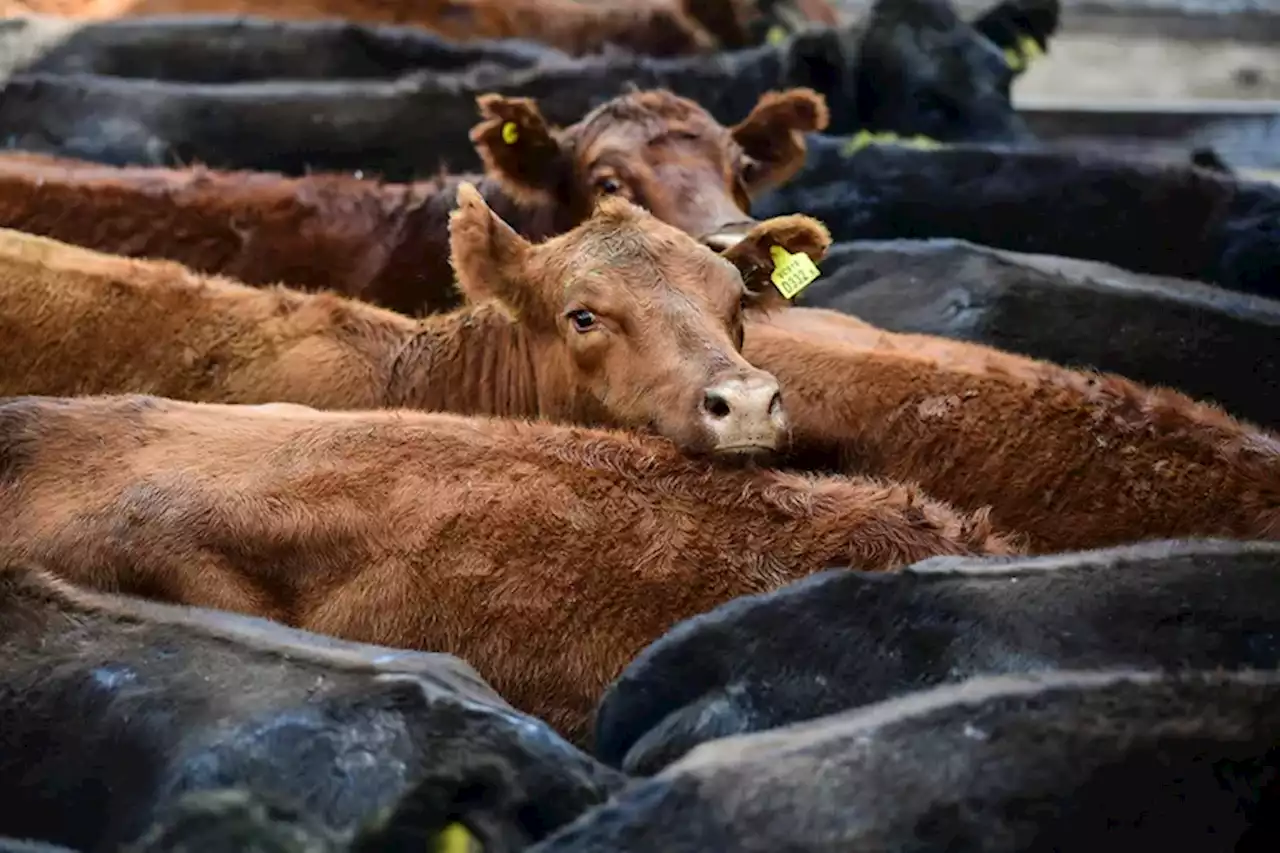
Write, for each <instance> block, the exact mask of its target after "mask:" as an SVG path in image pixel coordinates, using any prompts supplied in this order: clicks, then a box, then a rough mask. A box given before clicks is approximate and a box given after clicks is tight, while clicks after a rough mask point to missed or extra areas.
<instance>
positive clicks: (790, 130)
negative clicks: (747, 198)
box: [732, 89, 830, 195]
mask: <svg viewBox="0 0 1280 853" xmlns="http://www.w3.org/2000/svg"><path fill="white" fill-rule="evenodd" d="M829 120H830V114H829V113H828V112H827V99H826V98H824V97H822V95H819V94H818V93H817V92H815V91H813V90H812V89H788V90H787V91H785V92H767V93H765V95H764V96H763V97H762V98H761V99H760V101H759V103H757V104H756V106H755V108H754V109H753V110H752V111H751V114H750V115H748V116H747V117H746V118H745V119H743V120H742V122H741V123H739V124H737V125H735V126H734V128H733V130H732V133H733V139H734V141H735V142H737V143H738V145H740V146H741V147H742V151H743V153H745V154H746V155H747V157H748V158H750V161H749V164H748V169H747V171H746V173H745V174H744V175H743V179H744V180H745V181H746V184H747V192H749V193H751V194H752V195H754V194H756V193H757V192H760V191H761V190H763V189H765V188H767V187H771V186H776V185H777V184H780V183H782V182H783V181H785V180H787V179H788V178H790V177H791V176H793V175H794V174H795V173H796V172H798V171H800V168H801V167H802V166H804V157H805V150H806V149H805V140H804V135H805V134H806V133H815V132H817V131H820V130H824V129H826V127H827V122H828V121H829Z"/></svg>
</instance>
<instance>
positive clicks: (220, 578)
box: [0, 397, 1013, 742]
mask: <svg viewBox="0 0 1280 853" xmlns="http://www.w3.org/2000/svg"><path fill="white" fill-rule="evenodd" d="M0 543H2V544H0V559H13V560H32V561H38V562H40V563H41V564H42V565H46V566H48V567H50V568H51V569H53V570H54V571H56V572H57V573H58V574H59V575H60V576H61V577H63V578H65V579H67V580H69V581H72V582H74V583H80V584H84V585H87V586H90V587H93V588H96V589H101V590H108V591H115V590H119V591H124V592H129V593H134V594H140V595H144V596H147V597H152V598H157V599H161V600H167V601H176V602H181V603H186V604H195V605H202V606H212V607H219V608H224V609H229V610H237V611H242V612H247V613H254V614H258V615H263V616H268V617H270V618H273V619H277V620H280V621H284V622H286V623H287V624H290V625H294V626H297V627H301V628H305V629H308V630H313V631H317V632H319V633H324V634H331V635H334V636H338V637H343V638H346V639H352V640H357V641H362V642H374V643H377V644H382V645H389V646H396V647H404V648H419V649H428V650H433V651H447V652H450V653H454V654H457V655H459V656H460V657H462V658H463V659H465V660H467V661H469V662H470V663H471V664H472V665H473V666H475V667H476V668H477V669H478V670H479V671H480V673H481V674H482V675H483V676H484V678H485V679H486V680H487V681H489V682H490V683H492V684H493V686H494V687H495V689H497V690H498V692H499V693H501V694H502V695H503V696H505V697H507V698H508V699H509V700H510V701H511V702H512V704H514V705H515V706H516V707H519V708H522V709H524V710H527V711H529V712H531V713H534V714H536V715H537V716H539V717H542V718H543V719H545V720H547V721H548V722H550V723H552V724H553V725H555V726H556V727H557V728H559V729H560V730H561V731H563V732H565V733H566V735H568V736H570V737H572V738H574V739H576V740H577V741H578V742H581V741H582V740H583V738H584V736H585V734H586V728H585V727H586V724H587V721H588V719H589V716H590V714H591V710H592V707H593V705H594V703H595V701H596V699H597V697H598V696H599V694H600V692H601V690H602V689H603V688H604V686H605V685H606V684H607V683H608V682H609V680H610V679H612V678H613V677H615V676H616V675H617V674H618V672H619V671H620V670H621V668H622V667H623V666H624V665H625V664H626V663H627V662H628V661H629V660H630V659H631V658H632V657H633V656H634V655H635V654H636V653H637V652H639V651H640V649H641V648H643V647H644V646H645V645H646V644H648V643H649V642H651V641H652V640H654V639H656V638H657V637H658V636H659V635H661V634H662V633H663V632H664V631H665V630H666V629H667V628H669V627H670V626H671V625H672V624H674V623H675V622H677V621H679V620H681V619H684V618H687V617H690V616H693V615H695V614H697V613H701V612H703V611H705V610H708V609H710V608H712V607H714V606H715V605H717V604H720V603H722V602H724V601H726V600H728V599H730V598H733V597H736V596H740V595H745V594H749V593H755V592H761V591H764V590H769V589H774V588H776V587H778V586H780V585H782V584H784V583H787V582H789V581H791V580H794V579H796V578H798V577H801V576H804V575H807V574H810V573H812V572H815V571H818V570H821V569H823V568H825V567H828V566H831V565H852V566H857V567H859V568H862V569H867V570H884V569H891V568H894V567H898V566H901V565H904V564H907V563H910V562H912V561H915V560H919V559H922V558H925V557H928V556H931V555H935V554H971V553H994V554H999V553H1012V551H1013V549H1012V548H1011V547H1010V545H1009V544H1008V543H1007V542H1006V541H1005V540H1003V539H1001V538H1000V537H998V536H996V535H994V534H993V533H992V531H991V528H990V526H989V524H988V523H987V521H986V516H985V513H975V514H973V515H971V516H962V515H958V514H956V513H954V512H952V511H951V510H950V509H948V508H947V507H946V506H944V505H942V504H939V503H936V502H934V501H932V500H930V499H928V498H927V497H925V496H924V495H923V494H922V493H921V492H920V491H918V490H916V489H913V488H909V487H903V486H898V485H890V484H883V483H878V482H873V481H866V480H856V479H853V480H850V479H845V478H825V477H807V476H801V475H796V474H788V473H783V472H778V471H769V470H759V469H749V470H742V469H717V468H714V467H712V466H709V465H706V464H705V463H701V462H697V461H695V460H690V459H688V458H687V457H684V456H682V455H681V454H680V453H678V452H677V451H676V449H675V448H674V447H672V446H671V445H670V444H668V443H666V442H664V441H661V440H658V439H651V438H644V437H641V436H638V435H635V434H629V433H609V432H602V431H593V430H589V429H585V428H569V427H555V426H550V425H545V424H530V423H525V422H521V421H514V420H483V419H467V418H460V417H456V416H452V415H428V414H421V413H414V412H405V411H397V412H372V413H371V412H361V413H344V412H318V411H313V412H302V411H283V412H282V411H263V410H258V409H254V408H247V407H233V406H219V405H209V404H190V403H177V402H172V401H166V400H161V399H157V398H140V397H125V398H80V399H43V400H41V399H22V400H15V401H11V402H9V403H8V404H5V405H4V406H0Z"/></svg>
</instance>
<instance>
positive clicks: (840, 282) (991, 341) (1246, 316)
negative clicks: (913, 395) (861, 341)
mask: <svg viewBox="0 0 1280 853" xmlns="http://www.w3.org/2000/svg"><path fill="white" fill-rule="evenodd" d="M796 301H797V304H802V305H810V306H815V307H822V308H833V309H836V310H839V311H843V312H846V313H848V314H852V315H854V316H855V317H859V318H861V319H863V320H866V321H867V322H868V323H873V324H875V325H876V326H880V327H882V328H885V329H889V330H891V331H895V332H915V333H922V334H929V335H941V336H943V337H948V338H955V339H957V340H962V341H971V342H973V343H979V344H986V345H988V346H993V347H996V348H998V349H1003V350H1008V351H1010V352H1016V353H1021V354H1023V355H1028V356H1031V357H1032V358H1040V359H1045V360H1047V361H1052V362H1055V363H1057V364H1061V365H1064V366H1066V367H1076V368H1085V369H1088V368H1092V369H1095V370H1101V371H1105V372H1109V373H1118V374H1120V375H1121V376H1126V377H1128V378H1130V379H1133V380H1136V381H1138V382H1142V383H1144V384H1147V385H1162V386H1167V387H1171V388H1176V389H1178V390H1180V391H1183V392H1184V393H1186V394H1189V395H1191V396H1192V397H1195V398H1197V399H1201V400H1208V401H1212V402H1215V403H1218V404H1219V405H1221V406H1222V407H1223V408H1225V409H1226V410H1227V411H1228V412H1230V413H1231V414H1233V415H1235V416H1236V417H1240V418H1244V419H1246V420H1250V421H1253V422H1255V423H1258V424H1260V425H1262V426H1265V427H1270V428H1272V429H1275V428H1280V301H1274V300H1270V299H1264V298H1263V297H1260V296H1251V295H1248V294H1243V293H1236V292H1234V291H1230V290H1223V289H1222V288H1219V287H1213V286H1210V285H1204V284H1199V283H1196V282H1191V281H1184V280H1182V279H1173V278H1158V277H1154V276H1146V275H1141V274H1138V273H1131V272H1126V271H1125V270H1122V269H1119V268H1117V267H1112V266H1108V265H1106V264H1102V263H1098V262H1096V261H1080V260H1074V259H1070V258H1059V257H1052V256H1046V255H1025V254H1018V253H1015V252H1006V251H1002V250H998V249H990V248H987V247H985V246H977V245H974V244H972V243H966V242H964V241H960V240H949V239H936V240H894V241H887V242H873V241H866V242H856V243H837V244H836V245H835V246H833V247H832V249H831V251H830V252H828V254H827V257H826V260H824V261H823V263H822V277H821V278H819V279H818V280H817V281H815V282H814V283H813V284H811V285H809V287H808V288H806V289H805V291H804V292H803V293H801V294H800V296H799V297H798V298H797V300H796Z"/></svg>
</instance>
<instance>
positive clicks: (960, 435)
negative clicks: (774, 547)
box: [743, 309, 1280, 552]
mask: <svg viewBox="0 0 1280 853" xmlns="http://www.w3.org/2000/svg"><path fill="white" fill-rule="evenodd" d="M743 353H744V355H746V357H747V358H748V360H750V361H751V363H752V364H754V365H756V366H758V367H761V368H763V369H765V370H768V371H769V372H771V373H772V374H773V375H774V376H776V377H777V379H778V381H779V383H780V384H781V386H782V388H783V392H784V394H785V395H786V400H787V414H788V417H789V418H790V421H791V424H792V434H791V440H792V447H793V451H794V453H795V458H794V460H793V461H795V462H796V463H798V464H801V465H803V466H805V467H811V468H819V469H822V468H826V469H833V470H842V471H847V472H851V473H853V472H856V473H860V474H870V475H874V476H882V477H891V478H893V479H896V480H903V481H907V482H914V483H919V484H920V485H921V486H922V487H923V488H924V489H926V490H927V491H928V492H929V493H930V494H932V495H936V496H937V497H939V498H941V499H942V500H946V501H948V502H950V503H952V504H954V505H955V506H958V507H976V506H988V505H989V506H990V507H991V508H992V517H993V519H994V520H995V522H996V523H997V524H998V525H999V526H1000V527H1001V528H1002V529H1009V530H1017V531H1020V532H1024V533H1027V534H1029V535H1030V537H1031V545H1032V547H1033V550H1036V551H1042V552H1044V551H1057V550H1066V549H1073V548H1095V547H1104V546H1107V545H1116V544H1121V543H1124V542H1127V541H1132V540H1136V539H1152V538H1180V537H1189V536H1215V537H1216V536H1220V537H1231V538H1240V539H1280V437H1277V436H1276V435H1274V434H1272V433H1269V432H1266V431H1264V430H1260V429H1257V428H1255V427H1252V426H1250V425H1247V424H1243V423H1241V422H1239V421H1236V420H1234V419H1232V418H1231V417H1229V416H1227V415H1226V414H1224V413H1223V412H1222V411H1221V410H1220V409H1217V408H1215V407H1213V406H1210V405H1207V404H1203V403H1198V402H1195V401H1193V400H1191V399H1190V398H1188V397H1186V396H1184V395H1182V394H1179V393H1177V392H1175V391H1170V390H1166V389H1159V388H1145V387H1143V386H1140V385H1138V384H1136V383H1133V382H1130V381H1128V380H1125V379H1122V378H1120V377H1117V376H1112V375H1106V374H1097V373H1090V372H1085V371H1078V370H1069V369H1067V368H1063V367H1059V366H1057V365H1053V364H1050V363H1048V362H1042V361H1035V360H1032V359H1029V358H1024V357H1022V356H1017V355H1012V354H1009V353H1005V352H1001V351H999V350H995V349H991V348H988V347H984V346H980V345H977V344H969V343H962V342H958V341H950V340H946V339H943V338H934V337H930V336H927V335H907V334H893V333H890V332H884V331H881V330H879V329H876V328H874V327H871V326H868V325H866V324H864V323H862V322H861V321H858V320H854V319H853V318H843V319H842V318H841V317H840V315H837V314H835V313H834V312H825V311H823V312H808V311H802V310H801V309H794V310H791V311H784V312H781V313H778V314H776V315H773V316H772V317H770V318H769V319H768V320H766V321H764V322H749V323H748V325H747V331H746V340H745V346H744V348H743Z"/></svg>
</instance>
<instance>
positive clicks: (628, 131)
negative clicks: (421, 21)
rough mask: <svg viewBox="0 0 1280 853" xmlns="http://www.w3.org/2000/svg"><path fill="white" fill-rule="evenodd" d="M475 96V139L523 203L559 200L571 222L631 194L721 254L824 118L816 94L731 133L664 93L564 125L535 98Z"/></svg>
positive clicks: (784, 101)
mask: <svg viewBox="0 0 1280 853" xmlns="http://www.w3.org/2000/svg"><path fill="white" fill-rule="evenodd" d="M478 102H479V105H480V110H481V112H482V113H483V115H484V117H485V120H484V121H483V122H481V123H480V124H479V125H477V126H476V127H475V128H474V129H473V130H472V131H471V138H472V140H473V141H474V142H475V144H476V148H477V150H478V151H479V152H480V156H481V157H482V158H483V159H484V162H485V167H486V170H487V172H488V173H489V174H490V175H491V176H493V177H496V178H498V180H500V181H501V182H502V185H503V188H504V189H505V190H506V191H507V193H508V194H510V195H511V196H513V197H514V198H517V199H523V200H527V201H531V202H534V203H541V204H553V205H557V206H558V207H560V208H562V209H563V210H565V211H566V212H567V213H568V216H569V219H570V221H572V222H580V221H582V220H583V219H585V218H586V217H588V216H590V215H591V211H592V210H593V209H594V207H595V205H596V203H597V202H598V201H600V200H601V199H603V198H608V197H617V198H624V199H627V200H628V201H630V202H633V203H634V204H637V205H639V206H641V207H643V208H645V209H646V210H649V211H650V212H652V213H653V214H654V215H655V216H656V217H658V218H659V219H661V220H662V221H663V222H666V223H669V224H671V225H674V226H675V227H676V228H679V229H680V230H682V231H684V232H685V233H687V234H691V235H693V236H694V237H696V238H698V239H700V240H702V241H703V242H705V243H706V244H707V245H709V246H710V247H712V248H713V249H717V250H721V249H724V248H727V247H728V246H730V245H732V244H733V243H734V242H736V241H737V240H739V239H741V238H742V236H743V235H744V234H745V233H746V232H747V231H749V230H750V229H751V227H752V225H754V224H755V223H754V221H753V220H752V219H751V217H750V215H749V214H748V213H747V210H748V208H749V205H750V200H751V198H752V197H754V196H755V195H757V194H758V193H760V192H762V191H764V190H765V189H767V188H769V187H771V186H775V185H777V184H779V183H781V182H782V181H785V180H787V179H788V178H790V177H791V176H792V175H794V174H795V173H796V172H797V171H798V170H799V169H800V168H801V167H802V166H803V165H804V158H805V143H804V134H805V133H808V132H811V131H816V130H821V129H822V128H824V127H826V124H827V108H826V102H825V101H824V100H823V98H822V97H821V96H820V95H817V94H815V93H814V92H813V91H811V90H808V89H792V90H790V91H786V92H773V93H769V94H767V95H765V96H764V97H763V98H761V99H760V101H759V103H757V104H756V107H755V109H753V110H752V111H751V114H750V115H748V116H747V117H746V118H745V119H743V121H742V122H741V123H740V124H737V125H735V126H734V127H732V128H726V127H724V126H723V125H721V124H719V123H718V122H717V121H716V120H715V119H713V118H712V117H711V116H710V114H708V113H707V112H706V110H704V109H702V108H701V107H699V106H698V105H697V104H695V103H694V102H692V101H690V100H687V99H685V98H680V97H677V96H675V95H673V94H671V93H670V92H665V91H649V92H635V93H632V94H628V95H623V96H621V97H618V98H614V99H613V100H612V101H610V102H609V103H607V104H604V105H602V106H600V107H599V108H597V109H596V110H594V111H592V112H591V114H590V115H588V116H587V117H586V118H584V119H583V120H582V121H580V122H578V123H577V124H574V125H572V126H570V127H568V128H566V129H563V130H559V129H554V128H551V127H549V126H548V125H547V124H546V122H545V121H544V120H543V118H542V115H541V114H540V113H539V112H538V108H537V105H536V104H535V103H534V102H533V101H531V100H529V99H527V98H505V97H502V96H500V95H485V96H483V97H481V98H479V99H478Z"/></svg>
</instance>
